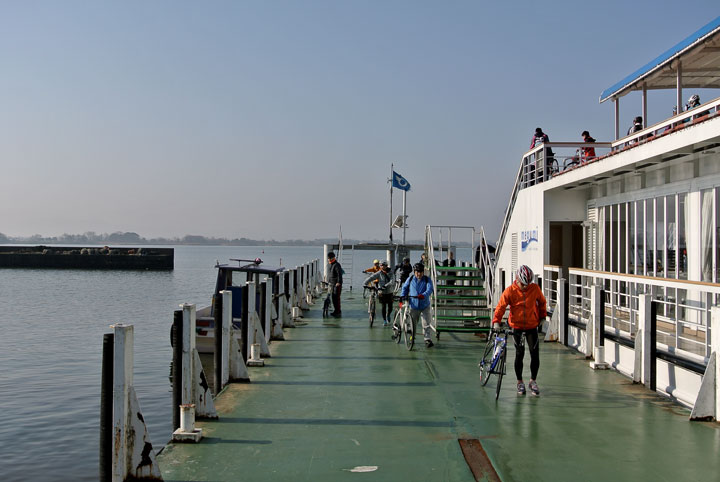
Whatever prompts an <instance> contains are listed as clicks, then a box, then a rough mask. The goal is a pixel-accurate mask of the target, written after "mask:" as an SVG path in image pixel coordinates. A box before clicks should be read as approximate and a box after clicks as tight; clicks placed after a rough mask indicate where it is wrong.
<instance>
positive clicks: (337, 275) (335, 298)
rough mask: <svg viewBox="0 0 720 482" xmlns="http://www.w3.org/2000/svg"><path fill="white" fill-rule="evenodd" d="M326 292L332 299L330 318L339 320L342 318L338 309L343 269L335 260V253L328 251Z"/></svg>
mask: <svg viewBox="0 0 720 482" xmlns="http://www.w3.org/2000/svg"><path fill="white" fill-rule="evenodd" d="M328 264H329V266H328V279H327V282H328V291H329V293H330V296H331V298H332V302H333V308H334V311H333V312H332V313H330V316H334V317H335V318H339V317H340V316H342V310H341V308H340V293H341V292H342V282H343V278H342V277H343V269H342V267H341V266H340V263H338V261H337V259H335V253H333V252H332V251H330V252H329V253H328Z"/></svg>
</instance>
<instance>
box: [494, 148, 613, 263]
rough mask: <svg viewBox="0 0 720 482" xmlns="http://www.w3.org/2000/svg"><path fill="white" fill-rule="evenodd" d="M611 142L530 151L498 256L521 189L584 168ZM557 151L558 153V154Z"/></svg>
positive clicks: (524, 159)
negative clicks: (589, 151) (586, 153)
mask: <svg viewBox="0 0 720 482" xmlns="http://www.w3.org/2000/svg"><path fill="white" fill-rule="evenodd" d="M611 147H612V143H610V142H591V143H588V142H547V143H545V144H540V145H539V146H536V147H533V148H532V149H530V150H529V151H528V152H526V153H525V154H524V155H523V157H522V161H521V163H520V169H519V170H518V174H517V176H516V178H515V185H514V186H513V190H512V193H511V194H510V202H509V203H508V207H507V209H506V210H505V218H504V219H503V224H502V228H501V230H500V238H499V239H498V243H497V257H498V258H499V257H500V251H501V250H502V246H503V243H504V241H505V235H506V233H507V228H508V225H509V223H510V217H511V216H512V213H513V209H514V208H515V201H516V200H517V195H518V193H519V192H520V190H521V189H525V188H526V187H530V186H534V185H536V184H539V183H541V182H544V181H547V180H549V179H551V178H552V177H554V176H557V175H559V174H562V173H564V172H567V171H570V170H573V169H576V168H579V167H582V166H584V165H585V164H587V163H589V162H593V161H595V160H596V159H598V158H599V157H601V156H603V155H605V154H607V153H609V152H610V148H611ZM587 148H592V149H594V151H595V155H593V156H589V155H585V154H583V153H584V152H586V151H584V150H583V149H587ZM556 151H557V152H556Z"/></svg>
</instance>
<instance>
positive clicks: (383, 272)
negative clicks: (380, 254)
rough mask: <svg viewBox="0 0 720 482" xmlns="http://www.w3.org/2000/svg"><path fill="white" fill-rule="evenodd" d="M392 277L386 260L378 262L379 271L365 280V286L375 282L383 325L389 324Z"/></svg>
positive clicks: (392, 286) (392, 288) (393, 287)
mask: <svg viewBox="0 0 720 482" xmlns="http://www.w3.org/2000/svg"><path fill="white" fill-rule="evenodd" d="M393 280H394V277H393V275H392V273H391V272H390V267H389V266H388V264H387V262H386V261H383V262H382V263H381V264H380V271H378V272H377V273H374V274H373V275H372V276H370V277H369V278H368V279H366V280H365V283H364V284H365V286H372V283H376V284H377V289H378V300H379V301H380V304H381V305H382V317H383V326H387V325H389V324H390V316H391V315H392V301H393V290H394V289H395V285H394V282H393Z"/></svg>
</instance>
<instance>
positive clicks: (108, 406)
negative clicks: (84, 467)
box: [100, 333, 115, 482]
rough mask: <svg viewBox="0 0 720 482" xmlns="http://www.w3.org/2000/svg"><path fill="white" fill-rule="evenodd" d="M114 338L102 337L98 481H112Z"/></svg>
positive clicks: (109, 336) (107, 334)
mask: <svg viewBox="0 0 720 482" xmlns="http://www.w3.org/2000/svg"><path fill="white" fill-rule="evenodd" d="M114 343H115V337H114V335H113V334H112V333H105V334H104V335H103V355H102V379H101V382H100V480H101V481H102V482H109V481H110V480H112V440H113V436H112V434H113V430H112V426H113V410H112V404H113V397H112V393H113V349H114Z"/></svg>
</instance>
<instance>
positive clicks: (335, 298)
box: [332, 285, 342, 313]
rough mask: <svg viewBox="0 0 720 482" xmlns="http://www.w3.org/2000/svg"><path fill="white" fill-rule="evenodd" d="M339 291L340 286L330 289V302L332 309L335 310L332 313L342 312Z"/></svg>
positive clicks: (340, 289)
mask: <svg viewBox="0 0 720 482" xmlns="http://www.w3.org/2000/svg"><path fill="white" fill-rule="evenodd" d="M341 291H342V285H340V286H333V287H332V302H333V308H335V311H333V313H340V312H341V311H342V310H341V309H340V292H341Z"/></svg>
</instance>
